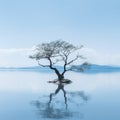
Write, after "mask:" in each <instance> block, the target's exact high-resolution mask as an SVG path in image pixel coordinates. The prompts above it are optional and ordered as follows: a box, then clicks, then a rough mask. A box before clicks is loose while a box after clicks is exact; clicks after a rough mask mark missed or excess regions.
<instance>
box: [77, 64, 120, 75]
mask: <svg viewBox="0 0 120 120" xmlns="http://www.w3.org/2000/svg"><path fill="white" fill-rule="evenodd" d="M79 67H80V66H77V68H78V69H79ZM76 72H79V71H77V70H76ZM111 72H120V67H117V66H108V65H96V64H92V65H91V66H90V67H89V69H86V70H85V71H84V72H83V73H89V74H95V73H111Z"/></svg>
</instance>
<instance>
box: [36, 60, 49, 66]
mask: <svg viewBox="0 0 120 120" xmlns="http://www.w3.org/2000/svg"><path fill="white" fill-rule="evenodd" d="M37 62H38V65H40V66H42V67H50V65H42V64H40V62H39V60H37Z"/></svg>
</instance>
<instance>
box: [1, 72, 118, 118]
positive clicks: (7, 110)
mask: <svg viewBox="0 0 120 120" xmlns="http://www.w3.org/2000/svg"><path fill="white" fill-rule="evenodd" d="M55 78H56V76H55V75H54V74H53V73H43V72H42V73H37V72H22V71H21V72H19V71H13V72H9V71H6V72H5V71H3V72H2V71H1V72H0V95H1V97H0V120H53V119H55V120H56V119H60V120H67V119H69V120H79V119H83V120H107V119H108V120H119V119H120V114H119V111H120V95H119V94H120V73H119V72H118V73H110V74H108V73H107V74H92V75H91V74H81V73H74V72H70V73H68V74H66V78H69V79H71V80H72V81H73V82H72V83H71V84H69V85H63V86H59V85H56V84H52V83H48V82H47V81H50V80H53V79H55Z"/></svg>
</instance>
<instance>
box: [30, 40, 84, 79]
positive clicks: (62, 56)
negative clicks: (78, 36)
mask: <svg viewBox="0 0 120 120" xmlns="http://www.w3.org/2000/svg"><path fill="white" fill-rule="evenodd" d="M82 47H83V45H80V46H74V45H73V44H70V43H68V42H66V41H62V40H56V41H52V42H49V43H42V44H39V45H37V46H36V47H35V53H34V54H33V55H31V56H29V57H30V58H31V59H35V60H36V61H37V62H38V64H39V65H40V66H42V67H49V68H50V69H52V70H54V71H55V73H56V74H57V76H58V80H63V79H64V74H65V73H66V72H67V71H70V70H72V68H73V63H74V62H75V61H77V60H78V59H84V57H83V56H82V55H79V53H78V54H77V55H75V57H74V56H72V58H70V55H71V54H72V53H74V52H76V51H77V50H79V49H81V48H82ZM42 59H46V60H48V64H47V65H46V64H42V63H41V62H40V61H41V60H42ZM59 62H62V65H63V72H62V73H60V71H59V70H58V69H57V67H56V66H55V64H57V63H59Z"/></svg>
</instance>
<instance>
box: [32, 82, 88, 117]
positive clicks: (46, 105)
mask: <svg viewBox="0 0 120 120" xmlns="http://www.w3.org/2000/svg"><path fill="white" fill-rule="evenodd" d="M57 85H58V87H57V89H56V90H55V92H53V93H50V95H49V100H46V97H45V96H42V97H41V98H40V99H39V100H36V101H33V102H32V105H34V106H36V108H37V113H38V115H40V116H41V117H42V118H52V119H60V118H69V117H72V116H73V115H74V116H75V117H77V118H83V114H82V113H81V112H80V111H79V110H78V109H79V108H80V105H82V104H81V103H84V102H87V101H88V100H89V96H88V95H86V94H85V92H84V91H76V92H66V91H65V89H64V86H65V85H66V83H59V84H57ZM60 91H62V92H63V98H64V102H62V99H61V98H59V99H57V100H55V97H56V95H57V94H58V93H59V92H60ZM47 99H48V96H47ZM81 101H82V102H81ZM68 103H69V106H68Z"/></svg>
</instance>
